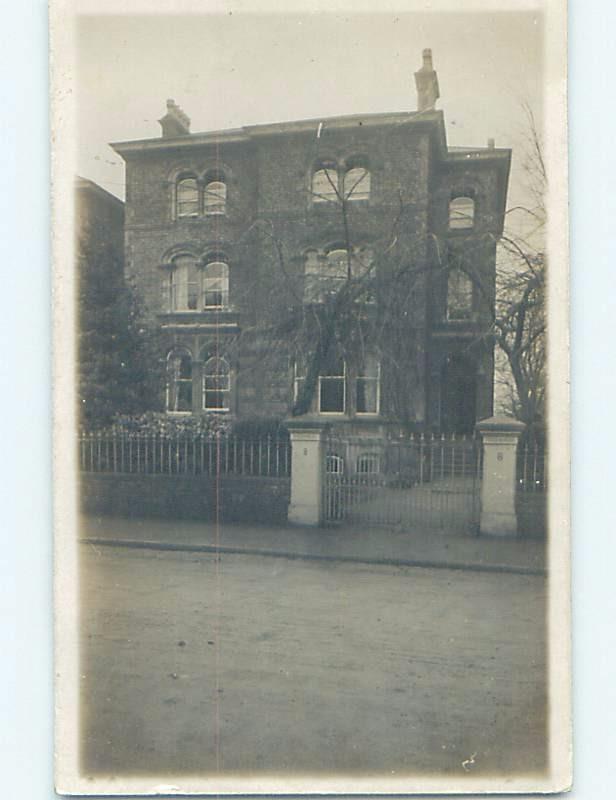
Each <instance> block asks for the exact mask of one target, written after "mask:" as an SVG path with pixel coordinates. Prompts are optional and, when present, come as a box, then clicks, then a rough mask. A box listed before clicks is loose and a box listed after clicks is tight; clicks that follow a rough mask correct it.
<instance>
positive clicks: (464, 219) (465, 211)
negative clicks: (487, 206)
mask: <svg viewBox="0 0 616 800" xmlns="http://www.w3.org/2000/svg"><path fill="white" fill-rule="evenodd" d="M474 225H475V200H474V199H473V198H472V197H471V196H470V195H468V194H464V195H456V196H455V197H452V198H451V200H450V201H449V229H450V230H452V231H460V230H470V229H471V228H473V227H474Z"/></svg>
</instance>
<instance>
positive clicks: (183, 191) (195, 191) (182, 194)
mask: <svg viewBox="0 0 616 800" xmlns="http://www.w3.org/2000/svg"><path fill="white" fill-rule="evenodd" d="M176 210H177V216H178V217H196V216H197V215H198V214H199V187H198V186H197V180H196V179H195V178H182V179H181V180H180V181H178V183H177V187H176Z"/></svg>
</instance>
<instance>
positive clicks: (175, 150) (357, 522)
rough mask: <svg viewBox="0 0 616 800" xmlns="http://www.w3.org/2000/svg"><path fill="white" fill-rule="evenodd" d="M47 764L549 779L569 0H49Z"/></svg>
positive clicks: (496, 781)
mask: <svg viewBox="0 0 616 800" xmlns="http://www.w3.org/2000/svg"><path fill="white" fill-rule="evenodd" d="M50 20H51V72H52V85H51V89H52V105H53V108H52V132H53V257H54V264H53V268H54V391H55V404H54V410H55V419H54V431H55V445H54V447H55V449H54V452H55V536H56V558H55V569H56V595H55V597H56V608H55V611H56V785H57V789H58V791H59V792H60V793H62V794H74V795H106V796H113V795H122V796H127V795H156V794H158V795H175V794H188V795H189V794H205V795H213V794H215V795H225V794H241V795H251V794H267V795H273V794H332V795H361V794H364V795H365V794H386V795H395V794H418V793H423V794H430V793H434V794H438V793H445V792H446V793H449V794H458V793H466V794H473V793H474V794H480V793H486V792H491V793H501V792H504V793H530V792H556V791H562V790H565V789H566V788H568V787H569V786H570V785H571V720H570V654H569V638H570V630H569V496H568V476H569V445H568V439H569V427H568V426H569V398H568V315H569V312H568V251H567V130H566V9H565V3H564V1H563V0H518V1H517V2H513V0H511V1H510V2H501V1H500V0H498V1H497V0H457V2H446V1H444V0H434V2H427V3H425V2H421V3H420V2H418V1H417V2H416V1H415V0H391V1H390V0H386V2H383V3H379V4H376V3H373V2H372V3H368V2H351V0H333V2H331V1H330V0H327V2H326V0H298V2H294V3H287V4H282V3H279V2H274V1H273V0H255V1H254V2H250V3H245V2H239V0H238V1H237V2H235V1H234V0H211V1H210V0H202V2H196V0H194V1H193V0H177V1H176V2H171V0H160V1H159V2H155V1H154V0H133V2H130V3H126V2H123V3H120V2H119V0H108V1H107V2H102V0H55V1H54V2H53V3H52V7H51V18H50Z"/></svg>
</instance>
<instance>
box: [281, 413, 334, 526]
mask: <svg viewBox="0 0 616 800" xmlns="http://www.w3.org/2000/svg"><path fill="white" fill-rule="evenodd" d="M325 427H326V425H325V424H324V423H323V421H322V420H318V419H314V418H310V417H302V418H294V419H293V420H291V421H289V422H288V423H287V428H288V430H289V435H290V437H291V502H290V503H289V517H288V519H289V522H291V523H293V524H295V525H320V524H321V522H322V521H323V470H324V438H325V437H324V432H325Z"/></svg>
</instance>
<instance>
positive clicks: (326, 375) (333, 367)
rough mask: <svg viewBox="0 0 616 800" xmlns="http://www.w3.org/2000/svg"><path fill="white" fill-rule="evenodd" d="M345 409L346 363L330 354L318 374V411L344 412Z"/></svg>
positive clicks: (325, 412) (323, 412)
mask: <svg viewBox="0 0 616 800" xmlns="http://www.w3.org/2000/svg"><path fill="white" fill-rule="evenodd" d="M345 410H346V364H345V363H344V360H343V359H342V358H340V357H339V356H336V355H332V356H330V358H329V359H328V361H327V363H326V364H325V365H324V366H323V367H322V369H321V374H320V375H319V411H320V413H321V414H344V412H345Z"/></svg>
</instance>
